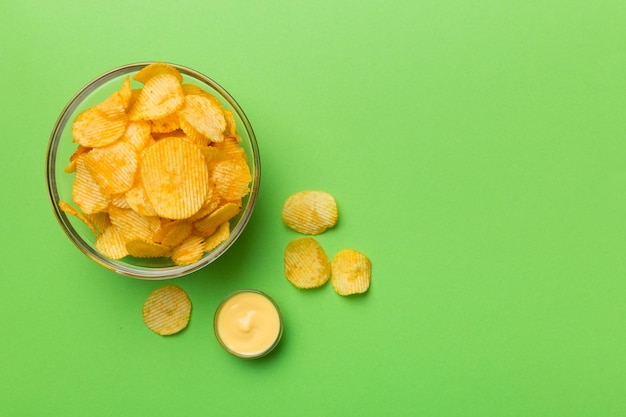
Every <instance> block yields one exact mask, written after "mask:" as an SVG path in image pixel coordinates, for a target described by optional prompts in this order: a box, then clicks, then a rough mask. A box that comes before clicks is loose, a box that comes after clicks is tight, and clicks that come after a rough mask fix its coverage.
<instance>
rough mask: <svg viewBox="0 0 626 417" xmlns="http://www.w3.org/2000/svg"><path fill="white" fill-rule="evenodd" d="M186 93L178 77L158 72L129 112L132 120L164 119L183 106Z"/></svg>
mask: <svg viewBox="0 0 626 417" xmlns="http://www.w3.org/2000/svg"><path fill="white" fill-rule="evenodd" d="M184 103H185V95H184V93H183V89H182V87H181V85H180V82H179V81H178V79H177V78H176V77H175V76H173V75H171V74H158V75H155V76H154V77H151V78H150V79H148V81H147V82H146V84H145V85H144V87H143V88H142V89H141V92H140V93H139V96H138V97H137V100H136V101H135V103H134V104H133V106H132V107H131V109H130V111H129V112H128V118H129V119H130V120H155V119H162V118H164V117H166V116H168V115H170V114H172V113H174V112H175V111H176V110H178V109H179V108H180V107H182V106H183V104H184Z"/></svg>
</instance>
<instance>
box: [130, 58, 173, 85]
mask: <svg viewBox="0 0 626 417" xmlns="http://www.w3.org/2000/svg"><path fill="white" fill-rule="evenodd" d="M159 74H169V75H172V76H174V77H176V80H178V82H179V83H182V82H183V76H182V75H181V74H180V72H178V70H177V69H176V68H174V67H173V66H171V65H169V64H166V63H164V62H153V63H152V64H150V65H146V66H145V67H143V68H142V69H141V70H140V71H139V72H137V74H135V75H134V76H133V79H134V80H135V81H139V82H140V83H143V84H145V83H146V82H147V81H148V80H149V79H150V78H152V77H154V76H155V75H159Z"/></svg>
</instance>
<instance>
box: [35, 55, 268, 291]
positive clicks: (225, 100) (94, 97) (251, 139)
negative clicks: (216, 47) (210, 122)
mask: <svg viewBox="0 0 626 417" xmlns="http://www.w3.org/2000/svg"><path fill="white" fill-rule="evenodd" d="M151 63H152V62H141V63H135V64H128V65H124V66H121V67H118V68H115V69H112V70H110V71H108V72H106V73H104V74H102V75H100V76H99V77H97V78H95V79H94V80H92V81H91V82H89V83H88V84H87V85H85V86H84V87H83V88H82V89H80V90H79V91H78V92H77V93H76V95H74V97H72V99H71V100H70V101H69V102H68V104H67V105H66V106H65V108H64V109H63V111H62V112H61V114H60V116H59V118H58V119H57V121H56V123H55V125H54V128H53V129H52V134H51V136H50V142H49V144H48V151H47V155H46V180H47V186H48V194H49V197H50V201H51V203H52V208H53V211H54V214H55V216H56V218H57V220H58V221H59V224H60V225H61V228H62V229H63V231H64V232H65V234H66V235H67V236H68V237H69V239H70V240H71V241H72V243H74V245H76V247H77V248H78V249H79V250H80V251H81V252H82V253H83V254H85V255H86V256H87V257H89V258H90V259H91V260H93V261H94V262H96V263H97V264H99V265H101V266H103V267H105V268H107V269H109V270H111V271H114V272H116V273H119V274H122V275H125V276H129V277H133V278H141V279H168V278H175V277H180V276H183V275H186V274H189V273H191V272H194V271H197V270H198V269H200V268H203V267H205V266H207V265H209V264H210V263H211V262H213V261H215V260H216V259H218V258H219V257H220V256H221V255H223V254H224V252H226V251H227V250H228V248H230V247H231V246H232V245H233V243H235V241H236V240H237V238H238V237H239V236H240V235H241V233H242V232H243V230H244V228H245V227H246V225H247V224H248V221H249V220H250V216H251V215H252V212H253V210H254V206H255V203H256V199H257V196H258V193H259V184H260V178H261V171H260V169H261V165H260V157H259V149H258V144H257V142H256V138H255V136H254V131H253V130H252V126H251V125H250V122H249V121H248V118H247V117H246V115H245V114H244V112H243V110H242V109H241V107H240V106H239V105H238V104H237V102H236V101H235V99H234V98H233V97H232V96H231V95H230V94H229V93H228V92H227V91H226V90H225V89H224V88H222V87H221V86H220V85H219V84H217V83H216V82H215V81H213V80H212V79H210V78H209V77H207V76H205V75H203V74H201V73H199V72H197V71H195V70H193V69H191V68H187V67H184V66H181V65H177V64H172V63H168V64H169V65H171V66H173V67H175V68H176V69H178V71H179V72H180V73H181V75H182V76H183V82H184V83H188V84H194V85H196V86H199V87H201V88H203V89H204V90H206V91H208V92H209V93H211V94H213V95H214V96H215V97H217V98H218V99H219V100H220V102H221V103H222V106H223V108H224V109H228V110H230V111H231V112H232V113H233V115H234V117H235V122H236V126H237V132H238V134H239V136H240V137H241V142H240V145H241V147H242V148H243V149H244V151H245V153H246V156H247V159H248V165H249V167H250V174H251V176H252V182H251V183H250V192H249V193H248V194H247V195H246V196H245V197H244V199H243V201H242V208H241V211H240V212H239V214H238V215H237V216H236V217H234V218H233V219H231V220H230V224H231V233H230V237H229V238H228V239H227V240H226V241H225V242H223V243H222V244H220V245H219V246H218V247H216V248H215V249H213V250H212V251H209V252H207V253H205V254H204V256H203V257H202V258H201V259H200V260H199V261H198V262H195V263H193V264H189V265H182V266H181V265H176V264H174V263H173V262H172V261H171V260H170V259H169V258H134V257H132V256H126V257H124V258H122V259H118V260H113V259H110V258H108V257H106V256H105V255H103V254H101V253H100V252H99V251H98V250H97V249H96V246H95V240H96V237H95V235H94V234H93V232H92V231H91V230H90V229H89V228H88V227H87V226H86V225H85V224H84V223H83V222H82V221H81V220H79V219H78V218H76V217H75V216H68V215H67V214H66V213H65V212H64V211H63V210H61V208H60V207H59V202H60V201H66V202H71V201H72V184H73V181H74V174H68V173H66V172H65V171H64V169H65V167H66V166H67V165H68V163H69V158H70V156H71V155H72V153H74V151H75V150H76V147H77V144H76V143H75V142H73V141H72V122H73V121H74V119H75V118H76V116H77V115H78V114H80V113H81V112H82V111H84V110H86V109H87V108H89V107H92V106H94V105H96V104H98V103H100V102H101V101H103V100H104V99H105V98H107V97H109V96H110V95H111V94H113V93H114V92H115V91H117V90H119V88H120V87H121V86H122V83H123V81H124V79H125V78H126V76H128V75H130V76H131V82H133V83H134V81H132V76H133V74H135V73H136V72H138V71H139V70H141V69H142V68H144V67H145V66H147V65H149V64H151ZM133 87H135V86H134V85H133Z"/></svg>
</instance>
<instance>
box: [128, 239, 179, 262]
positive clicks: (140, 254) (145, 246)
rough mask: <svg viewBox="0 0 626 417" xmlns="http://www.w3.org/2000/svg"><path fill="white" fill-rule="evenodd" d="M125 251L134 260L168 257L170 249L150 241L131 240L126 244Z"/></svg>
mask: <svg viewBox="0 0 626 417" xmlns="http://www.w3.org/2000/svg"><path fill="white" fill-rule="evenodd" d="M126 250H127V251H128V254H129V255H132V256H134V257H135V258H160V257H163V256H168V255H169V254H170V251H171V248H169V247H167V246H164V245H162V244H160V243H156V242H152V241H150V240H142V239H133V240H129V241H127V242H126Z"/></svg>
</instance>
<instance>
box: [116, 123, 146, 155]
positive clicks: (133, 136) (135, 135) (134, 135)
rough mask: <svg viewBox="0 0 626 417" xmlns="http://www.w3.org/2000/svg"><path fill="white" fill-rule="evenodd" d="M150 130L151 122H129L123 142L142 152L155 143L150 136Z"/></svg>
mask: <svg viewBox="0 0 626 417" xmlns="http://www.w3.org/2000/svg"><path fill="white" fill-rule="evenodd" d="M150 128H151V125H150V122H147V121H144V120H138V121H135V122H128V125H127V126H126V131H125V132H124V135H122V139H121V140H122V141H124V142H126V143H128V144H129V145H131V146H132V147H133V148H135V150H136V151H137V152H140V151H142V150H143V149H145V148H147V147H148V146H149V145H150V144H152V143H153V142H154V140H153V139H152V136H150V132H151V131H150Z"/></svg>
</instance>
